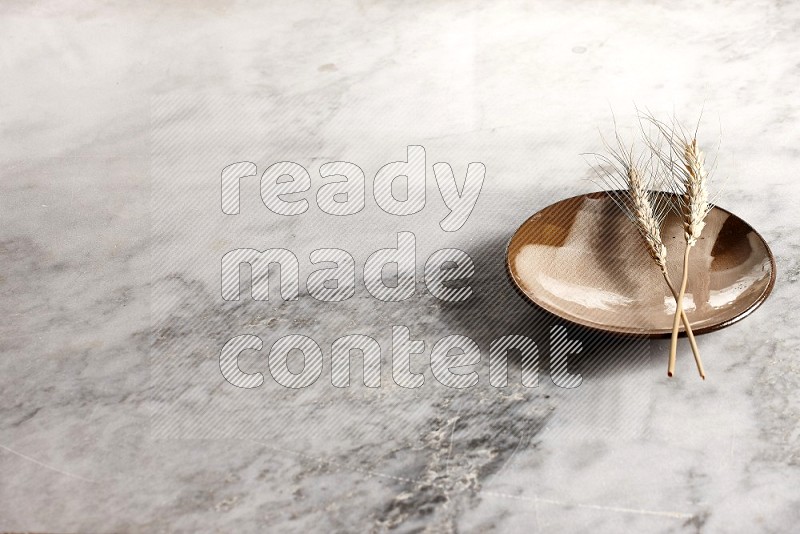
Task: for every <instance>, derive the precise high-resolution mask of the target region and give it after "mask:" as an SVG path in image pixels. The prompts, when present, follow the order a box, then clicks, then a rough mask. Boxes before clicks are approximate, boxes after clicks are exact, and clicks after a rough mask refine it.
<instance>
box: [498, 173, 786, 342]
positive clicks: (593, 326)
mask: <svg viewBox="0 0 800 534" xmlns="http://www.w3.org/2000/svg"><path fill="white" fill-rule="evenodd" d="M614 192H617V193H621V192H622V190H620V189H616V190H613V189H612V190H608V191H596V192H591V193H583V194H580V195H574V196H571V197H567V198H563V199H561V200H557V201H555V202H552V203H550V204H548V205H547V206H545V207H543V208H541V209H539V210H538V211H537V212H536V213H534V214H533V215H531V216H529V217H528V218H527V219H525V220H524V221H523V222H522V223H521V224H520V225H519V226H518V227H517V229H516V230H514V233H512V234H511V237H509V238H508V241H507V242H506V247H505V271H506V276H507V277H508V279H509V281H510V282H511V286H512V287H513V288H514V290H515V291H516V292H517V293H518V294H519V295H520V296H522V298H523V300H525V301H526V302H527V303H528V304H530V305H532V306H534V307H535V308H537V309H540V310H544V311H545V312H547V313H548V314H550V315H553V316H555V317H558V318H559V319H563V320H565V321H568V322H570V323H572V324H575V325H578V326H580V327H582V328H588V329H589V330H594V331H598V332H603V333H606V334H615V335H619V336H635V337H646V338H650V339H666V338H669V337H671V333H670V332H652V331H648V330H646V329H635V328H628V329H626V328H619V327H611V326H601V325H599V324H597V323H588V322H583V321H581V320H580V318H578V317H575V318H572V317H566V316H564V315H563V314H562V313H559V312H558V311H556V310H552V309H550V307H548V306H546V305H545V304H543V303H541V302H537V301H536V300H534V298H533V297H532V296H530V295H528V293H526V292H525V291H524V290H523V289H522V287H521V284H520V283H519V282H518V281H517V279H516V277H515V276H514V273H513V272H512V271H511V258H510V257H509V251H510V247H511V242H512V241H513V240H514V238H515V237H516V236H517V234H519V232H520V230H522V228H523V227H524V226H525V225H526V224H528V222H529V221H530V220H531V219H533V218H534V217H536V216H537V215H539V214H540V213H541V212H543V211H544V210H546V209H547V208H549V207H551V206H555V205H556V204H559V203H561V202H567V201H570V200H576V199H579V198H584V197H591V196H594V195H607V194H608V193H614ZM667 193H668V194H670V195H674V193H669V192H667ZM711 208H712V209H718V210H720V211H723V212H725V213H727V214H728V215H730V216H734V217H736V218H737V219H739V220H740V221H742V222H743V223H745V224H746V225H747V226H749V227H750V229H751V230H752V231H753V233H755V235H756V236H757V237H758V238H759V239H760V240H761V242H762V243H764V247H765V248H766V250H767V256H768V257H769V262H770V277H769V282H768V283H767V286H766V287H765V288H764V291H762V293H761V294H760V295H759V296H758V298H757V299H756V300H755V301H754V302H753V303H752V304H751V305H750V306H748V307H747V309H745V310H744V311H742V312H741V313H739V314H737V315H735V316H733V317H731V318H730V319H726V320H725V321H721V322H719V323H714V324H710V325H706V326H703V327H698V328H697V329H694V328H692V332H693V333H694V334H695V335H702V334H708V333H710V332H716V331H717V330H722V329H723V328H727V327H728V326H731V325H732V324H735V323H738V322H739V321H741V320H742V319H745V318H746V317H748V316H749V315H750V314H751V313H753V312H754V311H756V310H757V309H758V308H759V307H760V306H761V305H762V304H763V303H764V301H765V300H767V298H768V297H769V296H770V294H772V290H773V289H774V287H775V282H776V280H777V264H776V262H775V255H774V254H773V253H772V249H771V248H770V247H769V244H768V243H767V240H766V239H764V236H762V235H761V234H760V233H759V232H758V230H756V229H755V228H754V227H753V225H752V224H750V223H749V222H747V221H745V220H744V219H742V218H741V217H739V216H738V215H736V214H735V213H733V212H732V211H730V210H727V209H725V208H722V207H720V206H718V205H716V204H711ZM679 335H680V337H686V332H684V331H683V330H681V331H680V332H679Z"/></svg>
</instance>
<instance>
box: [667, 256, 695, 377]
mask: <svg viewBox="0 0 800 534" xmlns="http://www.w3.org/2000/svg"><path fill="white" fill-rule="evenodd" d="M691 249H692V246H691V245H690V244H688V243H687V244H686V250H684V252H683V277H682V280H681V289H680V291H679V292H678V300H677V301H676V303H675V304H676V306H677V308H676V309H675V318H674V319H673V321H672V342H671V343H670V346H669V364H668V366H667V376H672V375H673V374H674V373H675V356H676V352H677V349H678V322H679V321H680V318H681V312H682V311H683V295H684V294H685V293H686V283H687V282H688V281H689V251H690V250H691Z"/></svg>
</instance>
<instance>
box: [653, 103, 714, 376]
mask: <svg viewBox="0 0 800 534" xmlns="http://www.w3.org/2000/svg"><path fill="white" fill-rule="evenodd" d="M701 116H702V115H701ZM639 117H640V125H641V120H642V119H644V120H646V121H648V122H649V123H651V124H652V125H654V126H655V127H656V128H657V129H658V131H659V133H660V134H661V137H662V138H663V139H665V140H666V142H667V146H668V147H669V150H668V151H667V152H664V151H663V150H661V147H660V144H657V143H654V142H653V140H652V137H651V136H649V135H647V134H646V133H645V132H644V128H642V133H643V136H644V138H645V140H646V142H647V143H648V145H649V147H650V149H651V152H652V153H653V154H654V155H655V156H656V157H657V158H658V160H659V162H660V163H661V164H662V166H663V167H665V168H666V174H667V175H668V176H669V177H670V178H669V180H667V182H666V185H667V186H668V188H669V189H670V190H671V191H672V193H673V198H675V199H676V202H675V205H673V208H674V209H675V211H676V212H677V213H678V215H679V216H680V217H681V220H682V222H683V227H684V238H685V240H686V247H685V249H684V254H683V273H682V276H681V285H680V289H679V291H678V294H677V297H676V304H677V308H676V310H675V316H674V318H673V322H672V336H671V343H670V355H669V363H668V366H667V375H669V376H672V375H673V373H674V371H675V359H676V352H677V344H678V312H680V313H681V314H682V315H685V312H684V311H683V298H684V295H685V293H686V285H687V282H688V278H689V253H690V251H691V248H692V247H693V246H694V245H695V244H696V243H697V240H698V239H700V236H701V234H702V232H703V228H704V227H705V218H706V216H707V215H708V213H709V212H710V211H711V204H710V203H709V201H708V182H709V172H708V170H707V169H706V166H705V155H704V154H703V152H702V151H701V150H700V148H699V146H698V144H697V128H696V129H695V131H694V133H693V134H692V135H689V134H688V133H687V132H686V131H685V130H684V129H683V128H682V127H681V126H680V124H679V123H678V122H677V121H676V120H674V119H673V121H672V125H667V124H666V123H664V122H661V121H659V120H657V119H656V118H655V117H653V115H652V114H650V113H641V112H640V114H639ZM699 122H700V121H699V120H698V128H699ZM695 360H696V363H697V370H698V372H699V373H700V376H701V377H702V378H703V379H705V371H704V370H703V365H702V362H701V361H700V360H699V359H697V358H695Z"/></svg>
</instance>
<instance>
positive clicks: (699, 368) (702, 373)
mask: <svg viewBox="0 0 800 534" xmlns="http://www.w3.org/2000/svg"><path fill="white" fill-rule="evenodd" d="M662 274H663V275H664V281H665V282H666V283H667V287H668V288H669V290H670V292H672V298H674V299H675V304H676V306H677V303H678V292H677V291H675V286H674V285H672V280H671V279H670V277H669V274H667V271H666V270H664V271H662ZM680 312H681V320H682V321H683V328H684V330H685V331H686V337H687V338H689V345H691V347H692V354H694V362H695V364H696V365H697V372H698V373H700V377H701V378H702V379H703V380H705V379H706V372H705V370H704V369H703V360H702V359H701V358H700V349H699V348H698V347H697V341H696V340H695V339H694V332H692V326H691V324H690V323H689V318H688V317H686V311H684V309H683V307H681V308H680Z"/></svg>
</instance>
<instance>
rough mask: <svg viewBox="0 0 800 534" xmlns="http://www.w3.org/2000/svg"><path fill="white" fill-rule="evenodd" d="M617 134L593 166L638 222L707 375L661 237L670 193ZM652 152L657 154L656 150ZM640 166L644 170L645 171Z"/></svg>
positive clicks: (618, 202)
mask: <svg viewBox="0 0 800 534" xmlns="http://www.w3.org/2000/svg"><path fill="white" fill-rule="evenodd" d="M615 136H616V139H617V146H618V147H619V149H614V148H612V147H610V146H609V145H608V143H607V142H605V139H603V143H604V145H605V147H606V149H607V150H608V152H609V153H610V155H611V158H609V157H606V156H603V155H601V154H592V155H593V156H594V157H595V160H596V164H595V165H591V164H590V165H591V167H592V169H593V170H594V171H595V173H596V175H597V177H598V179H599V181H600V182H601V184H599V185H605V186H606V187H607V188H608V189H606V193H607V194H608V195H609V196H610V197H611V199H612V200H613V201H614V203H615V204H616V205H617V207H618V208H620V210H621V211H622V212H623V213H624V214H625V215H626V216H627V217H628V219H629V220H630V221H631V222H633V223H634V225H635V226H636V227H637V229H638V230H639V233H640V234H641V236H642V237H643V238H644V242H645V244H646V247H647V251H648V253H649V254H650V257H651V258H652V259H653V261H654V262H655V263H656V265H658V267H659V269H660V270H661V274H662V276H663V277H664V281H665V282H666V283H667V287H669V290H670V292H671V293H672V296H673V298H674V299H675V303H676V313H677V312H678V311H679V312H680V313H678V314H677V316H678V317H679V318H680V319H681V320H682V321H683V325H684V329H685V330H686V336H687V337H688V338H689V343H690V344H691V347H692V352H693V353H694V357H695V361H696V362H697V366H698V369H699V370H700V375H701V376H702V377H703V378H705V375H704V372H703V370H702V368H703V367H702V361H701V359H700V350H699V349H698V347H697V342H696V341H695V338H694V333H693V332H692V327H691V324H690V323H689V319H688V318H687V317H686V313H685V312H684V310H683V307H682V306H680V305H678V301H679V293H678V292H677V291H676V290H675V286H674V285H673V283H672V280H671V279H670V276H669V273H668V272H667V247H666V246H664V242H663V240H662V238H661V226H662V223H663V221H664V217H665V216H666V212H667V211H668V209H669V208H670V204H669V202H668V200H666V199H667V195H666V194H663V193H660V192H657V191H652V190H651V188H650V185H651V184H650V182H652V181H654V176H655V173H654V172H653V167H652V163H653V161H652V158H651V159H650V160H649V161H645V162H642V158H639V159H638V160H635V159H634V157H633V147H631V149H630V150H626V149H625V148H624V146H623V143H622V141H621V140H620V138H619V136H618V135H617V134H616V129H615ZM651 155H653V153H652V152H651ZM601 163H602V164H601ZM640 168H641V169H643V170H644V173H643V170H640ZM670 376H671V375H670Z"/></svg>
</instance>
